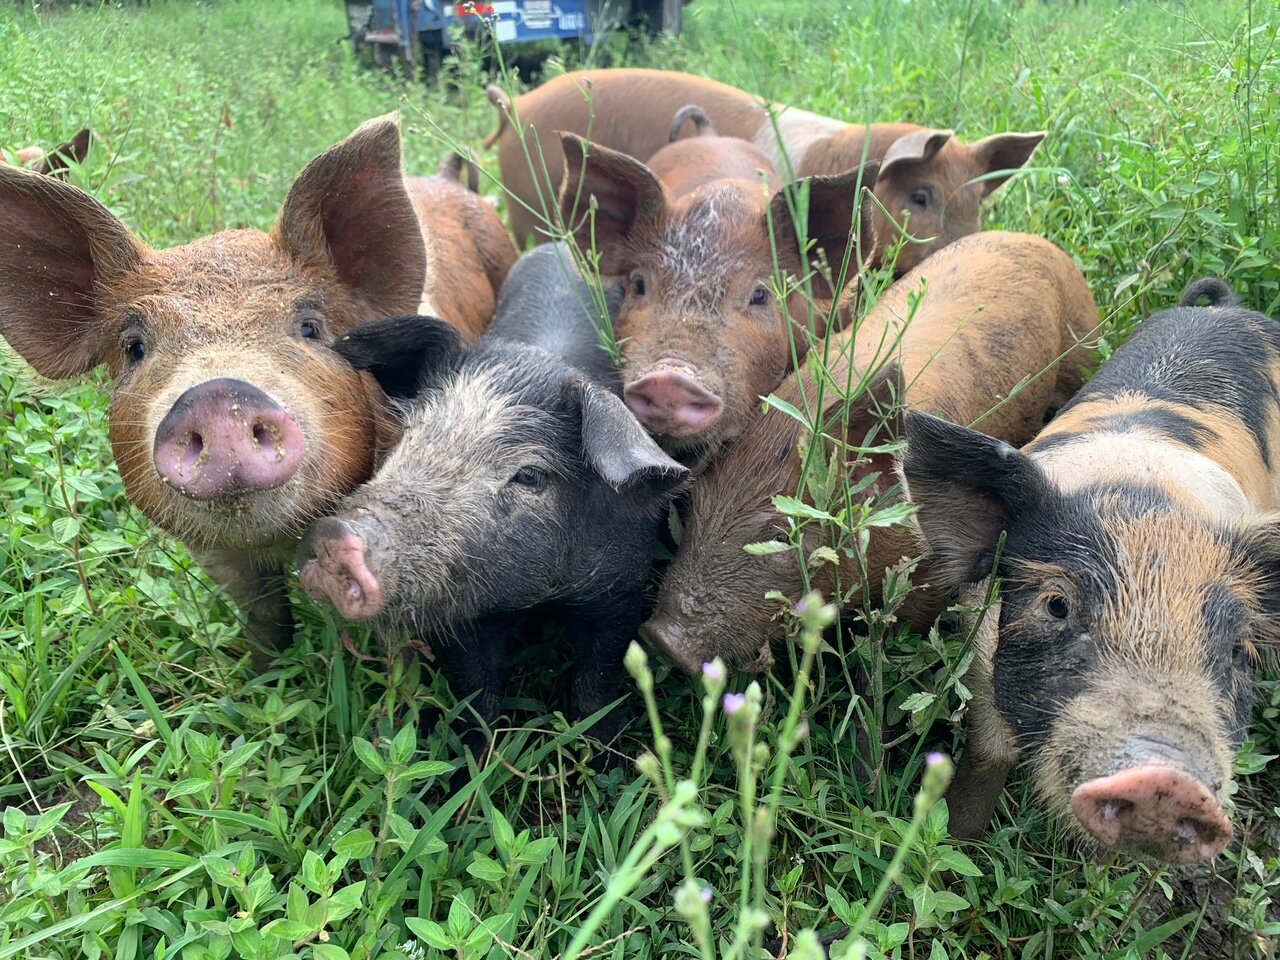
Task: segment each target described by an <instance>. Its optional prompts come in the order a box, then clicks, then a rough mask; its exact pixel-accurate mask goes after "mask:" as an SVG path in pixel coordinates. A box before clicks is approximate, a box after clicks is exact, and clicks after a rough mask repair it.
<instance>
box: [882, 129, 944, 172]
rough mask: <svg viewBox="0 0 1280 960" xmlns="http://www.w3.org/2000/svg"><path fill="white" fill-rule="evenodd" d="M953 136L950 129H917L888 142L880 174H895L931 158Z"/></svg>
mask: <svg viewBox="0 0 1280 960" xmlns="http://www.w3.org/2000/svg"><path fill="white" fill-rule="evenodd" d="M953 136H955V134H954V132H953V131H951V130H917V131H915V132H914V133H908V134H907V135H906V136H903V137H899V138H898V139H897V140H895V141H893V143H891V144H889V149H888V150H886V151H885V154H884V159H882V160H881V161H880V176H882V177H892V176H897V175H898V174H899V173H902V172H903V171H904V170H908V169H910V168H911V167H914V166H916V165H917V164H921V163H925V162H926V161H929V160H932V159H933V158H934V157H935V156H936V155H937V153H938V151H939V150H941V149H942V148H943V147H945V146H946V145H947V141H949V140H950V139H951V138H952V137H953Z"/></svg>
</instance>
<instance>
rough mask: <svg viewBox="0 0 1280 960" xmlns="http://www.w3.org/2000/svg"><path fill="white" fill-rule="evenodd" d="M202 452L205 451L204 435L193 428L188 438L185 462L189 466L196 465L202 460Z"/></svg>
mask: <svg viewBox="0 0 1280 960" xmlns="http://www.w3.org/2000/svg"><path fill="white" fill-rule="evenodd" d="M202 453H204V437H203V436H201V435H200V434H198V433H196V432H195V431H194V430H193V431H192V432H191V436H190V437H189V438H188V439H187V449H186V455H185V456H184V457H183V462H184V463H185V464H186V466H188V467H194V466H195V465H196V464H197V463H199V462H200V455H201V454H202Z"/></svg>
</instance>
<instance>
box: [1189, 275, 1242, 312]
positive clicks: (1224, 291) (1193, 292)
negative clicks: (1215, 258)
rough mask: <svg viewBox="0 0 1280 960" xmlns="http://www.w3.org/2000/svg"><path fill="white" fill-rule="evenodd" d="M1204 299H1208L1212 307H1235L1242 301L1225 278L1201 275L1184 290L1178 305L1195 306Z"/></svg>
mask: <svg viewBox="0 0 1280 960" xmlns="http://www.w3.org/2000/svg"><path fill="white" fill-rule="evenodd" d="M1202 299H1203V300H1208V301H1209V306H1211V307H1234V306H1236V305H1237V304H1239V303H1240V301H1239V300H1238V299H1236V292H1235V291H1234V290H1232V289H1231V287H1229V286H1228V285H1227V282H1226V281H1225V280H1223V279H1221V278H1219V277H1201V278H1200V279H1199V280H1192V281H1191V283H1189V284H1188V285H1187V289H1185V290H1183V291H1182V298H1181V299H1180V300H1179V301H1178V306H1180V307H1194V306H1196V305H1197V304H1198V303H1199V302H1200V301H1201V300H1202Z"/></svg>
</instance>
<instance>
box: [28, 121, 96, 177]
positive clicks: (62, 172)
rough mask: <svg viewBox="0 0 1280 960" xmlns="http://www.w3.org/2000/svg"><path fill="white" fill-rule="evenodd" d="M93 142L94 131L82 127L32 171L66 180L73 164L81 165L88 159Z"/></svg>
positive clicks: (46, 155)
mask: <svg viewBox="0 0 1280 960" xmlns="http://www.w3.org/2000/svg"><path fill="white" fill-rule="evenodd" d="M92 142H93V133H92V131H90V130H89V128H88V127H82V128H81V129H80V132H79V133H77V134H76V135H75V136H74V137H72V138H71V139H70V140H68V141H67V142H66V143H60V144H58V146H56V147H54V148H53V152H51V153H46V154H45V155H44V157H43V158H42V159H41V160H40V162H39V163H37V164H36V165H35V166H34V167H32V168H31V169H32V170H34V171H35V172H36V173H43V174H45V175H46V176H49V177H58V178H59V179H62V180H65V179H66V177H67V173H68V172H70V170H71V166H70V165H71V164H73V163H74V164H77V165H79V164H81V163H84V162H85V160H86V159H88V157H89V147H90V145H91V144H92Z"/></svg>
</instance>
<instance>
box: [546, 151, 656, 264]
mask: <svg viewBox="0 0 1280 960" xmlns="http://www.w3.org/2000/svg"><path fill="white" fill-rule="evenodd" d="M560 142H561V145H562V146H563V147H564V180H563V181H562V182H561V184H560V216H561V218H562V220H563V222H564V225H565V227H566V228H568V229H569V230H570V231H572V233H573V239H574V242H575V243H576V244H577V245H578V249H579V250H582V251H584V252H589V251H590V250H592V249H593V247H594V249H595V250H597V251H598V252H599V254H600V272H601V273H602V274H605V275H606V276H607V275H611V274H616V273H618V272H619V271H620V269H621V265H622V256H623V247H624V245H625V244H626V242H627V240H628V239H630V237H631V236H632V235H633V234H634V233H635V232H636V230H637V229H640V228H643V227H645V226H650V225H656V224H657V223H659V222H661V220H662V218H663V216H664V215H665V214H666V209H667V198H666V193H665V191H664V190H663V189H662V183H661V182H660V181H659V180H658V178H657V177H655V176H654V175H653V171H652V170H650V169H649V168H648V167H646V166H645V165H644V164H643V163H641V162H640V161H639V160H636V159H635V158H633V157H629V156H627V155H626V154H625V153H619V152H618V151H617V150H610V149H608V148H607V147H602V146H600V145H599V144H595V143H592V142H591V141H589V140H584V139H583V138H582V137H579V136H575V135H574V134H571V133H562V134H560ZM593 197H594V198H595V216H594V217H592V216H591V200H592V198H593Z"/></svg>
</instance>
